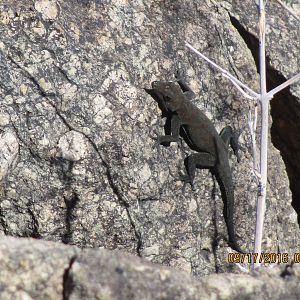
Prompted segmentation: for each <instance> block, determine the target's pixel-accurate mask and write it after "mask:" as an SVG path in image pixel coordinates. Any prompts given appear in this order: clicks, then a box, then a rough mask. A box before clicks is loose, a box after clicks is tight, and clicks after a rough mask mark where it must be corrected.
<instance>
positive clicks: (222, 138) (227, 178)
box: [151, 74, 245, 253]
mask: <svg viewBox="0 0 300 300" xmlns="http://www.w3.org/2000/svg"><path fill="white" fill-rule="evenodd" d="M175 77H176V78H177V82H174V81H169V82H164V81H154V82H152V84H151V85H152V94H154V95H155V96H156V97H158V98H159V100H160V102H161V103H162V106H163V107H164V109H165V110H166V111H168V112H170V113H171V114H170V117H171V129H170V131H171V132H170V134H167V135H164V136H158V137H157V138H156V145H160V144H166V143H170V142H178V141H179V134H180V129H181V128H183V130H184V133H185V135H186V137H187V143H188V145H189V147H190V148H191V149H192V150H195V151H196V153H192V154H190V155H189V156H188V157H187V158H186V160H185V162H186V175H185V176H184V177H183V180H184V182H185V184H186V183H190V184H191V186H192V188H193V187H194V186H193V182H194V178H195V172H196V167H199V168H202V169H203V168H208V169H211V170H212V171H213V173H214V174H215V175H216V178H217V181H218V183H219V186H220V189H221V193H222V198H223V201H224V218H225V223H226V226H227V230H228V236H229V245H230V246H231V247H232V248H233V249H234V250H236V251H238V252H241V253H245V252H244V251H242V250H241V248H240V247H239V246H238V244H237V241H236V237H235V230H234V221H233V208H234V187H233V182H232V175H231V169H230V165H229V158H228V146H229V143H230V145H231V147H232V149H233V151H234V153H235V155H236V156H237V159H238V161H239V155H238V149H239V146H238V142H237V138H236V136H235V135H234V133H233V130H232V128H231V126H226V127H225V128H224V129H223V130H222V131H221V133H220V135H219V134H218V132H217V130H216V128H215V126H214V124H213V123H212V121H211V120H210V119H209V118H208V117H207V116H206V115H205V114H204V113H203V112H202V111H201V110H200V109H198V107H197V106H195V105H194V104H193V103H192V102H191V101H190V100H192V99H193V98H194V97H195V94H194V93H193V91H192V90H191V89H190V88H189V86H188V85H187V84H186V83H185V82H184V80H182V79H181V78H179V76H178V74H177V76H176V75H175Z"/></svg>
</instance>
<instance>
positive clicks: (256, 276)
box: [0, 237, 300, 300]
mask: <svg viewBox="0 0 300 300" xmlns="http://www.w3.org/2000/svg"><path fill="white" fill-rule="evenodd" d="M0 242H1V244H0V269H1V272H0V297H1V299H3V300H16V299H22V300H33V299H35V300H37V299H38V300H39V299H41V300H48V299H53V300H54V299H55V300H59V299H62V300H66V299H69V300H77V299H78V300H79V299H85V300H92V299H95V300H96V299H97V300H99V299H101V300H102V299H103V300H104V299H105V300H106V299H108V300H125V299H128V300H129V299H130V300H140V299H143V300H144V299H145V300H156V299H157V300H158V299H159V300H162V299H166V300H198V299H199V300H200V299H272V300H276V299H278V300H279V299H289V300H292V299H298V298H297V295H299V293H300V284H299V279H300V269H299V265H294V266H293V267H289V268H285V267H284V266H280V267H279V266H277V267H275V268H273V269H272V270H269V271H268V272H266V270H263V269H261V270H260V272H254V273H252V274H240V275H238V274H230V273H224V274H218V275H216V274H215V275H210V276H206V277H204V278H201V279H200V278H195V277H194V278H193V277H191V276H190V274H188V273H186V272H184V271H180V270H175V269H171V268H167V267H162V266H159V265H156V264H152V263H149V262H147V261H145V260H142V259H140V258H137V257H135V256H132V255H128V254H125V253H123V252H121V251H108V250H104V249H102V250H95V249H85V250H80V249H79V248H77V247H74V246H65V245H62V244H59V243H53V242H45V241H37V240H33V239H24V238H23V239H20V238H19V239H16V238H11V237H2V238H0Z"/></svg>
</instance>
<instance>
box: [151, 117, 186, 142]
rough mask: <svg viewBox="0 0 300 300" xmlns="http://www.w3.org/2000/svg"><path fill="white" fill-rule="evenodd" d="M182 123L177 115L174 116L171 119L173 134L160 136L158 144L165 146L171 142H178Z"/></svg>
mask: <svg viewBox="0 0 300 300" xmlns="http://www.w3.org/2000/svg"><path fill="white" fill-rule="evenodd" d="M180 126H181V121H180V119H179V117H178V115H177V114H173V115H172V118H171V134H170V135H162V136H158V137H157V140H156V144H157V145H160V144H164V143H171V142H178V140H179V131H180Z"/></svg>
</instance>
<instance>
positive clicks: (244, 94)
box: [222, 74, 256, 100]
mask: <svg viewBox="0 0 300 300" xmlns="http://www.w3.org/2000/svg"><path fill="white" fill-rule="evenodd" d="M222 75H223V76H224V77H226V78H228V79H229V80H230V81H231V82H232V84H233V85H234V86H235V87H236V88H237V89H238V90H239V91H240V92H241V93H242V94H243V96H244V97H245V98H246V99H250V100H254V99H256V98H255V97H253V96H250V95H249V94H247V93H246V92H245V91H244V90H243V89H242V88H241V87H240V86H239V85H238V84H237V83H236V82H235V81H234V80H232V79H231V78H230V77H229V76H227V75H226V74H222Z"/></svg>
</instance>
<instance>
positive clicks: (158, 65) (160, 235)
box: [0, 0, 300, 297]
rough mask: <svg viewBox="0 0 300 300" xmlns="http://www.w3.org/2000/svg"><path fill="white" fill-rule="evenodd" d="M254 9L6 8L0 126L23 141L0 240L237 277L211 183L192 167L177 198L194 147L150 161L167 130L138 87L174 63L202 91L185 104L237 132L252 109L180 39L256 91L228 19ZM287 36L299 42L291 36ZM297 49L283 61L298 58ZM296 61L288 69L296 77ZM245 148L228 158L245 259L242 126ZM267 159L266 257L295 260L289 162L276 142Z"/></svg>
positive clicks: (62, 4)
mask: <svg viewBox="0 0 300 300" xmlns="http://www.w3.org/2000/svg"><path fill="white" fill-rule="evenodd" d="M252 2H253V1H252ZM252 2H251V5H252V6H253V3H252ZM244 3H245V4H244ZM246 3H247V4H246ZM247 5H248V6H247ZM251 5H250V1H245V2H243V3H240V2H239V3H235V2H234V1H209V0H206V1H202V2H199V1H192V0H187V1H185V2H184V5H183V4H182V3H181V2H180V3H179V2H178V1H152V2H147V1H142V0H141V1H135V2H128V1H119V2H118V3H113V2H110V1H100V2H99V1H75V0H69V1H45V0H40V1H35V3H34V5H33V4H32V3H31V2H28V1H25V0H19V1H14V0H11V1H9V0H5V1H2V2H1V4H0V22H1V24H2V25H3V26H1V27H0V36H1V41H0V55H1V61H0V64H1V68H0V95H1V103H0V112H1V114H0V120H1V122H0V126H1V129H2V130H5V131H6V130H7V132H11V133H12V134H13V135H14V136H15V137H17V143H18V147H19V152H18V153H19V154H18V156H17V161H16V162H15V163H9V164H8V169H7V171H5V176H3V179H2V182H1V189H0V191H1V200H0V230H1V231H2V233H3V234H7V235H13V236H19V237H38V238H42V239H45V240H52V241H61V242H64V243H67V244H75V245H77V246H79V247H95V248H97V247H105V248H107V249H122V250H124V251H126V252H129V253H132V254H135V255H139V256H142V257H144V258H146V259H148V260H150V261H153V262H157V263H161V264H164V265H168V266H173V267H177V268H180V269H182V270H186V271H188V272H190V273H192V274H194V275H207V274H210V273H214V272H221V271H222V272H223V271H234V272H239V269H238V268H237V267H236V266H235V265H233V264H228V263H227V262H226V257H227V253H228V250H229V248H228V247H227V246H228V244H227V230H226V226H225V223H224V218H223V215H222V211H223V202H222V199H221V196H220V191H219V187H218V184H217V183H216V180H215V179H214V178H213V176H212V175H211V173H210V172H209V170H199V171H198V172H197V176H196V181H195V186H196V191H192V190H191V189H190V188H189V187H187V188H186V189H185V191H183V190H182V188H183V184H182V182H181V181H180V173H181V172H182V171H183V170H184V165H183V160H184V157H185V156H186V155H187V154H188V153H189V152H190V151H191V150H190V149H189V148H188V147H187V146H186V145H185V143H184V142H182V144H179V145H177V144H174V145H173V144H171V146H170V147H163V146H161V150H160V155H158V152H157V150H156V149H155V148H153V145H154V140H153V139H152V138H151V137H153V136H155V135H160V134H162V133H163V125H164V121H163V120H161V112H160V110H159V108H158V107H157V104H156V103H155V101H153V99H152V98H151V97H150V96H149V95H148V94H147V93H146V92H145V91H144V88H145V87H150V84H151V82H152V81H153V80H156V79H160V80H171V79H173V78H174V77H173V74H174V72H175V70H177V69H178V68H180V69H181V70H183V72H184V73H185V76H186V78H187V80H188V81H189V83H190V86H191V87H192V88H193V90H194V91H195V93H196V95H197V98H196V99H195V101H194V102H195V103H196V104H197V105H198V107H199V108H201V109H202V110H204V111H205V113H206V114H207V115H208V116H209V117H210V118H211V119H212V120H213V121H214V123H215V124H216V128H217V129H218V130H221V129H222V128H223V127H224V126H225V125H229V124H230V125H232V126H233V127H235V128H237V129H241V128H244V127H245V126H246V125H247V114H248V106H249V103H248V102H247V101H246V100H245V99H242V97H241V95H240V94H239V92H238V91H236V90H235V89H234V88H233V87H232V84H231V83H230V82H228V80H227V79H226V78H223V77H221V76H219V75H218V74H216V72H215V71H214V70H212V69H211V68H210V67H209V66H208V65H207V64H206V63H204V62H203V61H200V60H199V59H198V58H197V57H196V56H195V55H194V54H192V53H191V52H189V51H188V50H187V48H186V47H185V45H184V41H185V40H187V41H189V42H190V43H191V44H193V45H194V46H195V47H196V48H197V49H199V50H200V51H202V52H203V53H204V54H205V55H207V56H209V57H210V58H211V59H213V60H214V61H216V62H217V63H218V64H220V65H221V66H222V67H224V68H226V69H227V70H229V71H230V72H231V73H233V74H234V75H235V76H237V77H238V78H239V79H240V80H242V81H243V82H247V84H249V85H250V86H252V87H253V89H256V90H257V89H258V76H257V73H256V69H255V62H254V59H253V56H252V54H251V51H250V49H249V48H248V45H247V44H246V42H245V40H244V36H243V35H241V32H240V31H238V30H237V29H236V28H235V27H234V26H233V25H232V24H233V23H232V18H230V15H231V16H235V18H236V19H237V20H238V16H240V17H239V19H243V18H245V19H246V17H248V18H250V17H253V20H255V14H254V11H255V7H254V8H253V10H251V13H248V8H250V7H252V6H251ZM276 13H277V12H276ZM83 16H84V17H83ZM273 18H274V19H275V15H274V17H273ZM286 18H289V17H288V16H286ZM288 20H289V19H288ZM241 22H242V21H241ZM241 24H242V23H241ZM251 24H252V25H253V24H254V23H251ZM252 25H251V26H252ZM253 26H254V25H253ZM282 26H287V25H286V24H283V25H282ZM249 28H250V25H249ZM287 28H289V27H287ZM247 30H248V28H247ZM250 30H251V29H249V31H250ZM286 30H287V29H286ZM289 30H291V31H293V33H292V36H293V35H294V36H297V32H298V31H297V30H298V28H296V27H295V26H294V25H293V26H291V27H290V28H289ZM292 42H294V43H295V44H294V46H290V47H291V48H293V47H296V46H297V43H298V41H296V39H294V41H292ZM283 49H285V48H283ZM275 50H276V51H279V49H274V51H275ZM297 53H298V52H296V51H290V52H289V55H290V56H289V58H287V59H288V60H290V61H292V59H295V60H294V61H295V64H296V63H297V59H299V58H297ZM277 55H280V54H277ZM283 57H284V55H282V56H280V59H283ZM298 65H299V64H298ZM291 67H292V63H291V62H290V65H289V66H286V70H287V71H286V72H288V70H289V72H294V71H295V70H296V67H295V66H294V67H293V69H291ZM273 68H277V65H276V64H274V65H273ZM3 116H4V117H3ZM8 116H9V118H8ZM274 120H275V117H274ZM274 122H275V121H274ZM286 134H287V135H288V133H286ZM240 140H241V144H242V146H243V151H242V153H241V156H242V162H241V163H240V164H238V163H237V161H236V158H235V157H234V155H232V153H231V155H230V156H231V164H232V170H233V178H234V183H235V195H236V205H235V223H236V228H237V235H238V242H239V244H240V246H241V247H243V248H244V249H246V250H248V251H252V249H253V240H254V223H255V221H254V220H255V204H256V185H255V181H254V179H253V177H252V175H251V153H250V151H249V149H250V136H249V132H248V130H247V129H245V130H244V131H243V132H242V135H241V138H240ZM13 149H14V151H12V152H10V153H11V154H10V156H9V157H11V159H10V160H9V161H11V162H12V161H13V159H12V157H16V156H15V155H14V154H13V153H15V152H16V151H17V150H16V149H17V148H13ZM270 157H271V159H270V172H269V174H270V176H269V184H270V185H269V189H268V191H269V193H268V199H267V214H266V222H265V231H264V232H265V235H264V244H263V249H264V250H265V251H268V252H274V253H277V252H278V249H279V251H281V252H288V253H289V254H290V255H293V253H294V252H296V251H297V249H299V240H300V239H299V229H298V224H297V222H296V214H295V212H294V211H293V209H292V207H291V193H290V189H289V182H288V179H287V176H286V173H285V166H284V164H283V162H282V159H281V157H280V154H279V152H278V151H276V150H275V149H274V147H273V146H272V145H271V144H270ZM74 276H75V275H74ZM75 277H76V276H75ZM75 277H74V278H75ZM87 278H88V275H87ZM74 280H75V279H74ZM86 284H88V283H86ZM74 297H75V296H74Z"/></svg>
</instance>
